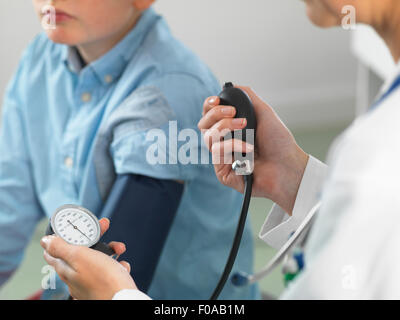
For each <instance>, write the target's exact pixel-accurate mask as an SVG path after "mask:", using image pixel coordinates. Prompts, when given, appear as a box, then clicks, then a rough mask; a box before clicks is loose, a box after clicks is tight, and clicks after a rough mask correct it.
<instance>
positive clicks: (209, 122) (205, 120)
mask: <svg viewBox="0 0 400 320" xmlns="http://www.w3.org/2000/svg"><path fill="white" fill-rule="evenodd" d="M235 114H236V109H235V108H234V107H232V106H216V107H214V108H212V109H211V110H210V111H208V112H207V113H204V114H203V117H202V118H201V119H200V121H199V123H198V125H197V127H198V128H199V129H200V130H202V129H209V128H211V127H212V126H213V125H214V124H215V123H217V122H218V121H220V120H222V119H225V118H233V117H234V116H235Z"/></svg>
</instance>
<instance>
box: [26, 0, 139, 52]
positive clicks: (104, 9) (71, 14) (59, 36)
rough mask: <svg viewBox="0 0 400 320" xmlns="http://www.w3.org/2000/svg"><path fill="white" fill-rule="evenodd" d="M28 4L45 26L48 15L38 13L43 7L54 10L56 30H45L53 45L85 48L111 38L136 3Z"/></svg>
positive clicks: (74, 0)
mask: <svg viewBox="0 0 400 320" xmlns="http://www.w3.org/2000/svg"><path fill="white" fill-rule="evenodd" d="M32 1H33V5H34V7H35V10H36V12H37V14H38V15H39V17H40V20H41V21H45V23H49V21H50V16H49V12H48V13H47V14H46V13H43V12H42V11H43V8H44V7H45V6H47V5H50V6H53V7H54V8H55V10H56V17H55V18H56V19H55V22H56V28H46V32H47V34H48V36H49V38H50V39H51V40H53V41H54V42H57V43H64V44H68V45H80V44H88V43H92V42H95V41H98V40H102V39H107V38H108V37H112V36H113V35H114V34H116V33H118V32H120V31H121V30H123V29H124V28H126V26H127V25H129V23H131V21H132V18H133V17H134V13H135V11H136V10H138V9H137V7H138V6H137V5H136V1H137V0H53V1H49V0H32ZM141 1H142V2H143V0H141ZM138 2H140V1H138ZM145 2H146V1H145ZM140 9H144V8H140Z"/></svg>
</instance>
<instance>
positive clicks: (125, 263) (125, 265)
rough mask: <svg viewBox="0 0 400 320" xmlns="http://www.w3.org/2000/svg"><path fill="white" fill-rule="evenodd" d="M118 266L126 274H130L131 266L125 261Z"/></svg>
mask: <svg viewBox="0 0 400 320" xmlns="http://www.w3.org/2000/svg"><path fill="white" fill-rule="evenodd" d="M119 264H120V265H122V266H123V267H124V268H125V269H126V271H128V273H131V265H130V264H129V263H128V262H127V261H121V262H120V263H119Z"/></svg>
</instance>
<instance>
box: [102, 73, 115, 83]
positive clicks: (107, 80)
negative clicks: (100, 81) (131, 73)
mask: <svg viewBox="0 0 400 320" xmlns="http://www.w3.org/2000/svg"><path fill="white" fill-rule="evenodd" d="M104 81H105V82H107V83H111V82H112V81H113V77H112V76H111V75H109V74H108V75H106V76H105V77H104Z"/></svg>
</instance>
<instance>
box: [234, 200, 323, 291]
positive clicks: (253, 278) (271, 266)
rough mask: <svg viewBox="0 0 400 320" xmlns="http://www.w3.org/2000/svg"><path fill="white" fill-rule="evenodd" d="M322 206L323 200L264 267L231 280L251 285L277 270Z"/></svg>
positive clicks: (237, 274)
mask: <svg viewBox="0 0 400 320" xmlns="http://www.w3.org/2000/svg"><path fill="white" fill-rule="evenodd" d="M320 207H321V201H320V202H318V203H317V204H316V205H315V206H314V207H313V208H312V209H311V210H310V211H309V213H308V214H307V216H306V218H305V219H304V220H303V222H302V223H301V225H300V226H299V227H298V228H297V230H296V231H295V232H294V233H293V234H292V236H291V237H290V238H289V240H288V241H287V242H286V243H285V244H284V245H283V246H282V247H281V248H280V249H279V251H278V253H276V255H275V256H274V257H273V258H272V259H271V260H270V261H269V262H268V264H266V265H265V267H264V268H262V269H261V270H260V271H258V272H256V273H254V274H251V275H249V274H246V273H244V272H237V273H235V274H233V275H232V277H231V282H232V284H233V285H235V286H237V287H242V286H247V285H251V284H253V283H256V282H258V281H260V280H261V279H263V278H265V277H267V276H268V275H269V274H270V273H271V272H272V271H273V270H275V269H276V268H277V267H278V266H279V265H280V263H281V262H282V260H283V259H284V258H285V257H286V255H287V254H288V253H289V251H290V250H291V249H292V248H293V247H294V246H295V245H296V244H297V243H298V242H299V241H300V239H301V235H303V233H304V232H305V231H306V230H307V229H308V228H309V227H310V226H311V223H312V221H313V218H314V216H315V214H316V212H318V210H319V208H320Z"/></svg>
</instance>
